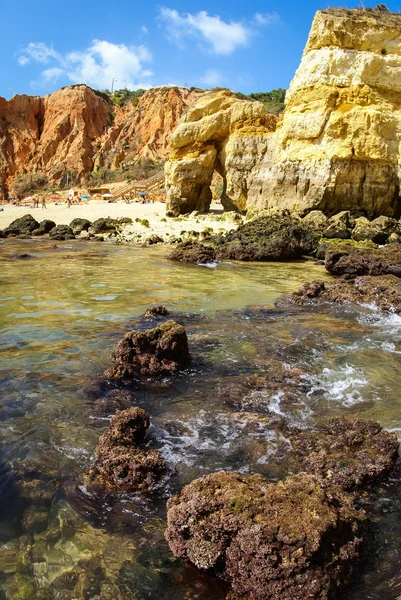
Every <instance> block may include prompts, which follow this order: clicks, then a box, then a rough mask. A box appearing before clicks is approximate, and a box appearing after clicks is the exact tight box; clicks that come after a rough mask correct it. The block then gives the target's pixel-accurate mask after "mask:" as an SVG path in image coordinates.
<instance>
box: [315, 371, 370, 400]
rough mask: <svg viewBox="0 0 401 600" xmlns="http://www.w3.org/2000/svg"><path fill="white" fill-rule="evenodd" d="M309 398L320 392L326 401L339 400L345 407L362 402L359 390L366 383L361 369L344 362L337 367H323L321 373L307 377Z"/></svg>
mask: <svg viewBox="0 0 401 600" xmlns="http://www.w3.org/2000/svg"><path fill="white" fill-rule="evenodd" d="M307 380H308V382H309V383H310V384H311V389H310V390H309V392H308V393H307V396H308V397H309V398H310V397H312V396H315V395H316V394H322V395H323V396H324V397H325V398H326V399H327V400H328V401H333V402H340V403H341V404H342V405H343V406H345V407H350V406H353V405H354V404H358V403H359V402H363V400H364V398H363V396H362V393H361V390H363V388H364V387H365V386H366V385H367V384H368V380H367V379H366V377H365V375H364V373H363V371H362V370H361V369H357V368H356V367H352V366H351V365H348V364H346V365H345V366H343V367H339V368H338V369H329V368H327V367H326V368H324V369H323V371H322V373H321V375H313V376H312V377H310V376H308V377H307Z"/></svg>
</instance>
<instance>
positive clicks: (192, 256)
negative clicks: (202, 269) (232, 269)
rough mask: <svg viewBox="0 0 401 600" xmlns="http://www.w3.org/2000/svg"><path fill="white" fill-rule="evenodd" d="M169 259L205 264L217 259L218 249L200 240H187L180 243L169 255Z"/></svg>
mask: <svg viewBox="0 0 401 600" xmlns="http://www.w3.org/2000/svg"><path fill="white" fill-rule="evenodd" d="M167 258H168V259H169V260H176V261H180V262H186V263H193V264H198V265H203V264H207V263H211V262H214V261H215V260H216V251H215V250H214V248H212V247H211V246H205V244H200V243H199V242H191V241H186V242H183V243H182V244H178V246H177V247H176V248H174V250H173V251H172V252H171V254H169V255H168V257H167Z"/></svg>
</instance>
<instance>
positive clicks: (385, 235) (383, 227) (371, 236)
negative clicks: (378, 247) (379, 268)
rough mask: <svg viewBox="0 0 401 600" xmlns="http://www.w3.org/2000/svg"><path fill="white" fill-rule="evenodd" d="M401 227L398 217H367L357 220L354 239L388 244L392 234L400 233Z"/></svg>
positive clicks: (353, 233) (353, 234)
mask: <svg viewBox="0 0 401 600" xmlns="http://www.w3.org/2000/svg"><path fill="white" fill-rule="evenodd" d="M400 233H401V227H400V224H399V222H398V221H397V220H396V219H391V218H390V217H384V216H381V217H377V219H374V221H369V220H368V219H367V218H366V217H359V219H356V220H355V228H354V230H353V232H352V239H353V240H355V241H357V242H358V241H361V240H372V242H374V243H375V244H387V243H388V241H389V238H390V236H391V235H392V234H400Z"/></svg>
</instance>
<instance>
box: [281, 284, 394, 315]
mask: <svg viewBox="0 0 401 600" xmlns="http://www.w3.org/2000/svg"><path fill="white" fill-rule="evenodd" d="M288 301H289V302H290V303H294V304H299V305H302V304H309V303H311V302H314V303H322V302H340V303H345V304H371V305H374V306H377V307H378V308H380V309H381V310H386V311H391V312H396V313H398V314H399V313H400V312H401V279H400V278H399V277H395V276H394V275H382V276H375V277H372V276H366V277H357V278H356V279H354V280H351V281H349V280H345V279H337V280H335V281H330V282H329V283H327V282H323V281H312V282H311V283H305V284H304V285H303V286H302V287H301V288H300V289H299V290H298V291H297V292H294V293H293V294H291V296H289V297H288V296H287V297H284V298H282V299H280V300H279V301H278V305H283V304H286V303H287V302H288Z"/></svg>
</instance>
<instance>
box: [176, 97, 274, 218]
mask: <svg viewBox="0 0 401 600" xmlns="http://www.w3.org/2000/svg"><path fill="white" fill-rule="evenodd" d="M276 123H277V117H276V116H275V115H271V114H268V113H267V111H266V109H265V107H264V106H263V104H261V103H260V102H251V101H244V100H239V99H238V98H237V97H236V96H235V94H233V93H232V92H229V91H228V90H223V91H218V92H210V93H208V94H205V95H204V96H202V97H201V98H200V99H199V100H198V101H197V102H196V103H195V105H194V106H193V107H191V108H190V109H189V110H188V111H187V113H186V114H185V116H184V118H183V120H182V122H181V123H180V125H179V126H178V127H177V129H176V130H175V131H174V133H173V135H172V136H171V147H172V149H173V152H172V154H171V155H170V158H169V161H168V162H167V163H166V168H165V173H166V191H167V205H166V208H167V211H168V214H170V215H172V216H175V215H178V214H182V213H188V212H192V211H193V210H198V211H199V212H206V211H207V210H208V209H209V206H210V203H211V200H212V192H211V189H210V184H211V182H212V178H213V173H214V172H215V171H217V172H218V173H219V174H220V175H221V176H222V177H223V180H224V188H223V193H222V196H221V202H222V204H223V206H224V208H225V209H226V210H240V211H244V210H246V208H247V190H248V187H249V185H250V179H249V177H250V176H251V173H252V169H253V168H254V167H255V165H256V164H257V163H258V162H259V161H260V160H261V157H262V156H263V155H264V154H265V153H266V152H267V148H268V145H269V139H270V138H271V134H272V132H273V131H274V130H275V128H276Z"/></svg>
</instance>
